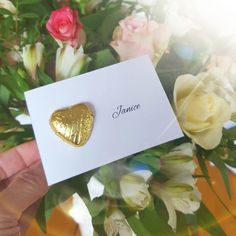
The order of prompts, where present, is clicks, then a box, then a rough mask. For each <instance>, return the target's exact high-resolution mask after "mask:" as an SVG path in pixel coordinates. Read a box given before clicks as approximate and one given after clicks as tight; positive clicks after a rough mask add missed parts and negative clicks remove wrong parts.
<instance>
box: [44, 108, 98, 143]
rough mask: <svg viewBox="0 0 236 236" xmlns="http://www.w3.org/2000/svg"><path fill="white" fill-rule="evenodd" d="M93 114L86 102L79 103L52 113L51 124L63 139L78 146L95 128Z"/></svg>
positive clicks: (86, 139) (84, 141)
mask: <svg viewBox="0 0 236 236" xmlns="http://www.w3.org/2000/svg"><path fill="white" fill-rule="evenodd" d="M93 120H94V118H93V114H92V112H91V110H90V109H89V107H88V106H87V105H85V104H77V105H74V106H72V107H68V108H63V109H60V110H57V111H55V112H53V113H52V115H51V117H50V121H49V123H50V126H51V128H52V130H53V131H54V132H55V134H56V135H57V136H59V137H60V138H61V139H62V140H64V141H65V142H67V143H70V144H72V145H75V146H77V147H79V146H83V145H84V144H86V142H87V141H88V139H89V137H90V135H91V133H92V129H93Z"/></svg>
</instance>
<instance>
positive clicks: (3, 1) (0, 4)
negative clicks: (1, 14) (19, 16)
mask: <svg viewBox="0 0 236 236" xmlns="http://www.w3.org/2000/svg"><path fill="white" fill-rule="evenodd" d="M0 8H3V9H6V10H8V11H10V12H11V13H12V14H15V13H16V7H15V6H14V5H13V3H12V2H11V1H9V0H0Z"/></svg>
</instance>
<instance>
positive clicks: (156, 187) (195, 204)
mask: <svg viewBox="0 0 236 236" xmlns="http://www.w3.org/2000/svg"><path fill="white" fill-rule="evenodd" d="M151 189H152V190H151V191H152V193H153V194H154V195H157V196H158V197H159V198H161V199H162V201H163V202H164V204H165V206H166V208H167V211H168V215H169V220H168V224H169V225H170V226H171V228H172V229H173V230H174V231H175V230H176V224H177V216H176V211H180V212H182V213H184V214H194V212H195V211H197V210H198V209H199V207H200V202H201V194H200V192H199V191H198V190H197V188H196V187H195V180H194V178H193V177H192V176H191V175H189V174H179V175H176V176H174V177H173V178H172V179H170V180H169V181H167V182H165V183H164V184H159V183H157V182H153V184H152V186H151Z"/></svg>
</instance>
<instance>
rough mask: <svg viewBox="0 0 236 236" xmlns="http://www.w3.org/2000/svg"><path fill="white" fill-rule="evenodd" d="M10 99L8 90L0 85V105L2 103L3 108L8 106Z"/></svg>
mask: <svg viewBox="0 0 236 236" xmlns="http://www.w3.org/2000/svg"><path fill="white" fill-rule="evenodd" d="M9 99H10V92H9V90H8V89H7V88H6V87H5V86H2V85H0V103H2V104H3V105H4V106H6V107H7V106H8V103H9Z"/></svg>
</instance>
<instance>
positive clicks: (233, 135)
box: [223, 126, 236, 141]
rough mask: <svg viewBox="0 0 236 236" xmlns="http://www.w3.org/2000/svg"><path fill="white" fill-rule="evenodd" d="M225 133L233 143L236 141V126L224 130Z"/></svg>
mask: <svg viewBox="0 0 236 236" xmlns="http://www.w3.org/2000/svg"><path fill="white" fill-rule="evenodd" d="M223 133H224V135H225V136H226V137H227V138H228V139H230V140H232V141H234V140H236V126H235V127H233V128H230V129H224V130H223Z"/></svg>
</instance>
